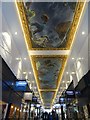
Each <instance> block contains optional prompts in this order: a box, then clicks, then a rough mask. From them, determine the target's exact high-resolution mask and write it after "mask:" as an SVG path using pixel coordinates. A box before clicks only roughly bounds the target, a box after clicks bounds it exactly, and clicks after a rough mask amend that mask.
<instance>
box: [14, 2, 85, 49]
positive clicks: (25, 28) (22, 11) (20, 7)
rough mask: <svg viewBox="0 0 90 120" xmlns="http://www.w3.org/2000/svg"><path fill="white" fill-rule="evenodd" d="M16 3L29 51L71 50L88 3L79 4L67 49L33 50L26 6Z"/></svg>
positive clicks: (68, 38)
mask: <svg viewBox="0 0 90 120" xmlns="http://www.w3.org/2000/svg"><path fill="white" fill-rule="evenodd" d="M15 3H16V7H17V11H18V14H19V16H20V19H21V24H22V27H23V33H24V36H25V42H26V44H27V45H28V49H29V50H69V49H70V48H71V46H72V44H73V41H74V38H75V34H76V31H77V28H78V25H79V22H80V19H81V16H82V14H83V10H84V7H85V4H86V2H77V5H76V10H75V14H74V19H73V22H72V25H71V29H70V33H69V35H68V37H67V44H66V47H65V48H32V43H31V39H32V38H31V32H30V30H29V26H28V22H27V18H26V15H25V9H24V4H23V2H15Z"/></svg>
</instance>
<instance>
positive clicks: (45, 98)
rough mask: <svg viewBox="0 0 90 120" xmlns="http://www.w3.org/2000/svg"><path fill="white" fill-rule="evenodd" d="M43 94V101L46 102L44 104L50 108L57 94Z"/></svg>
mask: <svg viewBox="0 0 90 120" xmlns="http://www.w3.org/2000/svg"><path fill="white" fill-rule="evenodd" d="M41 94H42V99H43V101H44V104H47V105H48V106H50V105H51V102H52V99H53V97H54V94H55V92H41ZM47 105H45V106H47Z"/></svg>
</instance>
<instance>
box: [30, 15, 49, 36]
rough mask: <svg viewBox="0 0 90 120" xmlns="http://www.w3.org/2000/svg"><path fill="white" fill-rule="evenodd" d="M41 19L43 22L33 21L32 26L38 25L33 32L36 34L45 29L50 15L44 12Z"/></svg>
mask: <svg viewBox="0 0 90 120" xmlns="http://www.w3.org/2000/svg"><path fill="white" fill-rule="evenodd" d="M41 19H42V24H41V23H39V22H34V23H31V26H35V27H36V30H34V31H33V34H36V33H38V32H42V31H43V29H44V27H45V26H46V23H47V22H48V20H49V17H48V16H47V14H43V15H42V16H41Z"/></svg>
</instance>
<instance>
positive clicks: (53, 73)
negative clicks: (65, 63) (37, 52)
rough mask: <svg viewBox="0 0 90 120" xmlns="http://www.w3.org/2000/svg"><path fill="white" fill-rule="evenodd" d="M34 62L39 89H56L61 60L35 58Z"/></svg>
mask: <svg viewBox="0 0 90 120" xmlns="http://www.w3.org/2000/svg"><path fill="white" fill-rule="evenodd" d="M35 62H36V69H37V72H38V80H39V82H40V89H49V88H51V89H52V88H56V86H57V80H58V74H59V71H60V69H61V66H62V60H61V58H53V57H50V58H36V59H35Z"/></svg>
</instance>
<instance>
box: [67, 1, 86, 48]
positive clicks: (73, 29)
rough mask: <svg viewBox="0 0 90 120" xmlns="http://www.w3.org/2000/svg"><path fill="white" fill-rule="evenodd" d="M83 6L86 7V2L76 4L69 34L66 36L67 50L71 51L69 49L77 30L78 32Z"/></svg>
mask: <svg viewBox="0 0 90 120" xmlns="http://www.w3.org/2000/svg"><path fill="white" fill-rule="evenodd" d="M85 5H86V2H78V4H77V6H76V10H75V14H74V18H73V22H72V25H71V29H70V33H69V35H68V41H67V43H66V48H67V49H71V47H72V45H73V42H74V39H75V35H76V32H77V30H78V27H79V24H80V20H81V17H82V14H83V11H84V8H85Z"/></svg>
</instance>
